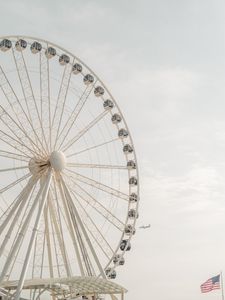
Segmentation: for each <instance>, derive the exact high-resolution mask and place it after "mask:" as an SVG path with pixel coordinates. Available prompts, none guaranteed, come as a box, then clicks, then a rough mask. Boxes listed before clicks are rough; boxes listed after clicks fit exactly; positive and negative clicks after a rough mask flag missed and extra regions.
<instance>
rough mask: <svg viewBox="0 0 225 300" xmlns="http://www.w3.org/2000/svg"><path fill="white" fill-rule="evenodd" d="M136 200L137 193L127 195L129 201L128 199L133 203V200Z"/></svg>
mask: <svg viewBox="0 0 225 300" xmlns="http://www.w3.org/2000/svg"><path fill="white" fill-rule="evenodd" d="M137 200H138V195H137V194H136V193H132V194H130V196H129V201H130V202H131V203H135V202H137Z"/></svg>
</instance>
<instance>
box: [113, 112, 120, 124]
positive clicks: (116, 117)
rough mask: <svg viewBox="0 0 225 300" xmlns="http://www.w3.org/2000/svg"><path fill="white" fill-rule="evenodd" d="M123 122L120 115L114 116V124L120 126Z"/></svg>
mask: <svg viewBox="0 0 225 300" xmlns="http://www.w3.org/2000/svg"><path fill="white" fill-rule="evenodd" d="M121 120H122V118H121V116H120V115H118V114H114V115H112V118H111V121H112V123H113V124H118V123H120V122H121Z"/></svg>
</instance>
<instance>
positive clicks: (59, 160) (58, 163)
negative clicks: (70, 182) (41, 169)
mask: <svg viewBox="0 0 225 300" xmlns="http://www.w3.org/2000/svg"><path fill="white" fill-rule="evenodd" d="M49 161H50V165H51V167H52V168H53V169H54V170H55V171H56V172H60V171H62V170H63V169H65V167H66V157H65V155H64V153H63V152H61V151H53V152H52V153H51V155H50V158H49Z"/></svg>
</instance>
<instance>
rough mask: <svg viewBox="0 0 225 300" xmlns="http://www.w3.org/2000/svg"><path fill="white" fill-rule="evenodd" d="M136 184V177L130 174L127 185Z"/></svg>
mask: <svg viewBox="0 0 225 300" xmlns="http://www.w3.org/2000/svg"><path fill="white" fill-rule="evenodd" d="M137 184H138V181H137V178H136V177H135V176H132V177H131V178H130V179H129V185H132V186H135V185H137Z"/></svg>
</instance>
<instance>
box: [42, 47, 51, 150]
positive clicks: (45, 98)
mask: <svg viewBox="0 0 225 300" xmlns="http://www.w3.org/2000/svg"><path fill="white" fill-rule="evenodd" d="M47 47H48V45H47ZM39 67H40V118H41V123H42V124H45V122H46V123H47V124H46V125H47V126H46V127H47V128H49V143H50V149H51V139H52V133H51V123H52V121H51V95H50V76H49V60H48V58H47V57H46V55H45V54H44V53H43V52H42V51H41V52H40V66H39ZM45 111H47V112H48V118H44V116H43V113H44V112H45ZM42 138H43V140H44V141H45V145H46V149H47V150H48V151H49V147H48V143H47V141H46V135H43V137H42Z"/></svg>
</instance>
